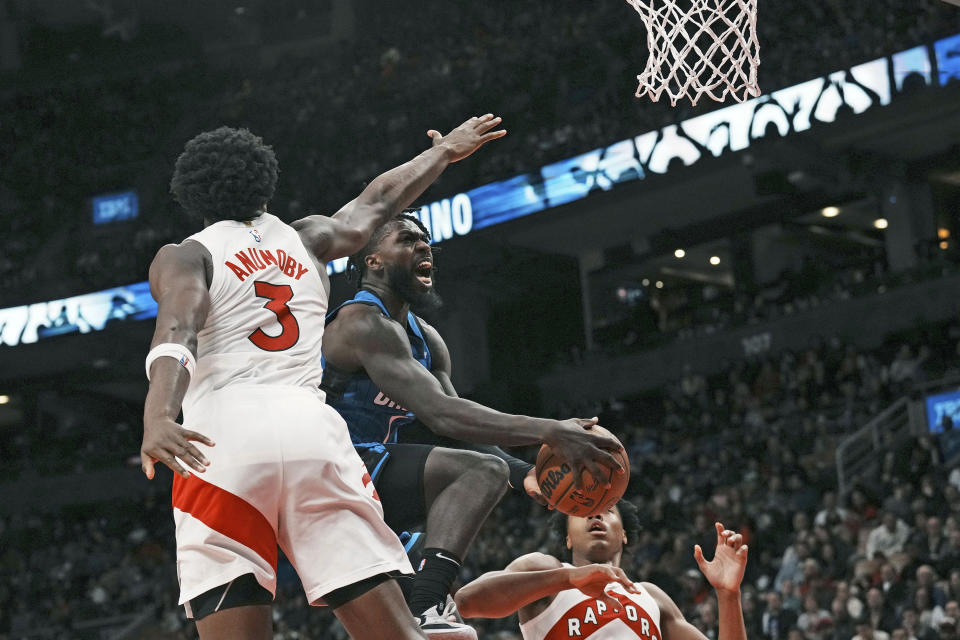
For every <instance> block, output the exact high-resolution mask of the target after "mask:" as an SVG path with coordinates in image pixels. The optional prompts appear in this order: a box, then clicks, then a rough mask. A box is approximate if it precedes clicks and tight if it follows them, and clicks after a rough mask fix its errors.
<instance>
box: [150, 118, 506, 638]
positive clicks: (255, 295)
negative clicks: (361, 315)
mask: <svg viewBox="0 0 960 640" xmlns="http://www.w3.org/2000/svg"><path fill="white" fill-rule="evenodd" d="M499 123H500V119H499V118H495V117H494V116H493V115H491V114H487V115H486V116H483V117H480V118H471V119H470V120H468V121H467V122H465V123H463V124H462V125H460V126H459V127H457V128H456V129H454V130H453V131H452V132H451V133H450V134H448V135H447V136H441V135H440V134H439V133H437V132H435V131H431V132H430V135H431V137H432V138H433V146H432V148H431V149H428V150H427V151H424V152H423V153H421V154H420V155H418V156H417V157H415V158H414V159H413V160H411V161H409V162H407V163H405V164H403V165H401V166H399V167H397V168H395V169H392V170H391V171H388V172H387V173H385V174H383V175H381V176H379V177H378V178H376V179H375V180H373V181H372V182H371V183H370V185H369V186H368V187H367V188H366V189H365V190H364V191H363V193H361V194H360V196H359V197H358V198H356V199H355V200H353V201H352V202H350V203H349V204H347V205H346V206H345V207H344V208H342V209H341V210H340V211H338V212H337V213H336V214H334V215H333V217H324V216H310V217H308V218H304V219H303V220H300V221H298V222H296V223H294V224H293V226H288V225H286V224H284V223H283V222H281V221H280V220H279V219H278V218H276V217H274V216H272V215H270V214H269V213H267V211H266V205H267V202H268V201H269V200H270V198H271V197H272V195H273V191H274V187H275V185H276V181H277V174H278V167H277V161H276V157H275V156H274V153H273V150H272V149H271V148H270V147H268V146H266V145H264V144H263V142H262V140H260V138H258V137H256V136H254V135H252V134H251V133H250V132H249V131H246V130H237V129H231V128H227V127H221V128H220V129H217V130H215V131H209V132H206V133H202V134H200V135H198V136H197V137H195V138H194V139H192V140H191V141H189V142H188V143H187V145H186V147H185V149H184V152H183V154H182V155H181V156H180V157H179V158H178V159H177V162H176V167H175V170H174V175H173V179H172V181H171V191H172V192H173V194H174V196H175V197H176V199H177V200H178V201H179V202H180V203H181V204H182V205H183V207H184V208H185V209H186V210H187V212H188V213H190V214H192V215H195V216H197V217H200V218H203V219H204V221H205V225H206V228H205V229H204V230H203V231H201V232H200V233H197V234H194V235H192V236H190V237H189V238H187V239H186V240H185V241H184V242H182V243H181V244H179V245H168V246H165V247H163V248H162V249H160V251H159V252H158V253H157V256H156V258H155V259H154V261H153V264H152V265H151V267H150V286H151V291H152V293H153V296H154V298H156V300H157V302H158V304H159V309H158V313H157V321H156V331H155V333H154V337H153V341H152V349H151V351H150V354H149V355H148V357H147V361H146V369H147V377H148V378H149V379H150V389H149V392H148V394H147V399H146V404H145V407H144V434H143V444H142V447H141V451H140V456H141V461H142V465H143V471H144V473H145V474H146V476H147V477H148V478H153V476H154V465H155V464H156V462H157V461H160V462H163V463H164V464H165V465H167V466H168V467H170V468H171V469H172V470H173V471H175V472H176V475H175V476H174V484H173V507H174V519H175V521H176V540H177V573H178V577H179V582H180V589H181V591H180V602H181V604H184V605H185V606H186V609H187V614H188V616H190V617H193V618H194V619H196V621H197V622H196V624H197V630H198V632H199V634H200V637H201V638H202V639H203V640H210V639H219V638H231V639H240V640H245V639H250V640H254V639H256V640H269V639H270V638H272V632H271V613H270V602H271V601H272V599H273V595H274V591H275V587H276V570H277V545H278V544H279V546H280V547H281V548H282V549H283V550H284V552H285V553H286V555H287V557H288V558H289V559H290V561H291V562H292V563H293V565H294V567H295V568H296V570H297V572H298V574H299V575H300V579H301V581H302V583H303V585H304V589H305V591H306V595H307V600H308V602H310V603H311V604H323V603H325V604H327V605H329V606H331V607H332V608H333V610H334V613H335V614H336V615H337V617H338V618H340V620H341V622H342V623H343V625H344V626H345V627H346V629H347V631H348V632H349V633H350V635H351V636H352V637H354V638H363V639H381V638H382V639H384V640H385V639H387V638H391V639H393V638H420V637H423V636H422V634H421V632H420V631H419V629H418V628H417V625H416V624H415V623H414V621H413V620H412V618H411V616H410V614H409V612H408V610H407V607H406V603H405V602H404V600H403V597H402V594H401V592H400V588H399V587H398V586H397V584H396V582H395V581H394V580H392V579H391V578H390V576H391V574H392V573H393V572H411V568H410V564H409V561H408V560H407V558H406V555H405V553H404V549H403V547H402V545H401V544H400V543H399V541H398V540H397V538H396V536H395V535H394V534H393V532H392V531H391V530H390V529H389V528H388V527H387V526H386V524H385V523H384V522H383V510H382V507H381V506H380V503H379V501H378V500H377V498H376V494H375V493H374V492H373V489H372V487H370V486H369V485H370V478H369V475H367V473H366V469H365V468H364V466H363V463H362V461H361V460H360V458H359V456H357V454H356V452H355V451H354V449H353V447H352V446H351V443H350V437H349V434H348V432H347V427H346V424H344V422H343V420H342V419H341V418H340V417H339V415H338V414H337V413H336V412H335V411H334V410H333V409H331V408H330V407H328V406H327V405H326V404H325V403H324V398H323V394H322V392H321V391H320V390H319V388H318V387H319V384H320V378H321V369H320V366H319V363H320V353H321V350H320V343H321V337H322V335H323V317H324V314H325V312H326V310H327V309H326V307H327V296H328V292H329V280H328V279H327V276H326V272H325V268H324V267H325V264H326V262H327V261H328V260H331V259H334V258H337V257H340V256H346V255H350V254H351V253H353V252H355V251H357V249H358V248H360V247H362V246H364V245H365V244H366V242H367V241H368V240H369V238H370V236H371V234H372V233H373V231H374V229H375V228H377V227H378V226H379V225H381V224H383V223H384V222H385V221H387V220H389V219H391V218H393V217H394V216H396V214H397V213H398V212H399V211H400V210H401V209H402V208H403V207H404V206H406V205H407V204H409V203H410V202H411V201H412V200H413V199H414V198H416V197H417V196H418V195H419V194H420V193H422V192H423V190H424V189H425V188H426V187H427V186H428V185H430V184H431V183H432V182H433V181H434V180H435V179H436V178H437V177H438V176H439V175H440V173H441V172H442V171H443V170H444V168H445V167H446V166H447V165H448V164H450V163H451V162H456V161H458V160H461V159H463V158H465V157H467V156H469V155H470V154H471V153H473V152H474V151H475V150H476V149H478V148H479V147H480V146H481V145H483V144H484V143H486V142H488V141H490V140H493V139H495V138H499V137H501V136H503V135H504V134H505V131H502V130H500V131H495V130H494V129H495V128H496V126H497V125H498V124H499ZM181 406H182V408H183V414H184V422H185V424H186V425H187V427H182V426H181V425H179V424H177V422H176V421H175V420H176V418H177V414H178V413H179V412H180V410H181ZM215 441H216V443H217V444H216V445H214V442H215ZM194 442H195V443H197V444H194ZM187 469H190V470H191V471H193V473H190V472H189V471H187Z"/></svg>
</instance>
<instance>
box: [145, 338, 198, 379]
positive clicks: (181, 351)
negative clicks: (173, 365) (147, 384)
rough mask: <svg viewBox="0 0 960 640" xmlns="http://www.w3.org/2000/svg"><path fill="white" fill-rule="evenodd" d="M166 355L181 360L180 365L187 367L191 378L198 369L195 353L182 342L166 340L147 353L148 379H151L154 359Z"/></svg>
mask: <svg viewBox="0 0 960 640" xmlns="http://www.w3.org/2000/svg"><path fill="white" fill-rule="evenodd" d="M164 356H167V357H169V358H173V359H174V360H176V361H177V362H179V363H180V366H182V367H183V368H184V369H186V370H187V373H189V374H190V378H193V374H194V372H195V371H196V370H197V365H196V363H194V361H193V354H192V353H190V350H189V349H187V348H186V347H185V346H183V345H182V344H177V343H176V342H164V343H163V344H158V345H157V346H155V347H154V348H153V349H150V353H148V354H147V362H146V367H147V380H149V379H150V365H152V364H153V361H154V360H156V359H157V358H162V357H164Z"/></svg>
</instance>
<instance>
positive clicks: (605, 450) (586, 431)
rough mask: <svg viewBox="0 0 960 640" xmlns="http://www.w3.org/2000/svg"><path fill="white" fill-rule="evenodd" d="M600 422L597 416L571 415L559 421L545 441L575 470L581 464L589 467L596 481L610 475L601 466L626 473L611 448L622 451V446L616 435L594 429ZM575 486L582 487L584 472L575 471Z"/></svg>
mask: <svg viewBox="0 0 960 640" xmlns="http://www.w3.org/2000/svg"><path fill="white" fill-rule="evenodd" d="M597 421H598V420H597V418H591V419H590V420H584V419H582V418H571V419H569V420H562V421H559V422H557V428H556V430H555V431H554V432H553V433H552V434H551V436H550V438H549V440H547V442H546V443H547V444H548V445H550V448H551V449H553V450H554V451H555V452H556V453H557V455H559V456H560V457H561V458H563V459H564V460H566V461H567V462H569V463H570V466H571V467H573V468H574V469H579V468H580V467H581V466H583V467H586V468H587V470H588V471H589V472H590V475H591V476H593V478H594V482H595V483H596V482H600V478H604V477H606V475H607V474H606V473H604V472H603V469H602V467H608V468H610V469H613V470H614V471H615V472H616V473H623V471H624V469H623V466H622V465H621V464H620V462H619V461H618V460H617V459H616V458H614V457H613V455H612V454H611V453H610V452H611V451H620V450H622V449H623V446H622V445H621V444H620V441H619V440H617V439H616V438H614V437H613V436H607V435H602V434H600V433H599V432H596V431H591V428H592V427H594V426H595V425H596V424H597ZM604 484H605V485H607V486H609V484H610V483H609V482H606V483H604ZM573 485H574V487H576V488H577V489H583V476H582V474H579V473H575V474H574V476H573Z"/></svg>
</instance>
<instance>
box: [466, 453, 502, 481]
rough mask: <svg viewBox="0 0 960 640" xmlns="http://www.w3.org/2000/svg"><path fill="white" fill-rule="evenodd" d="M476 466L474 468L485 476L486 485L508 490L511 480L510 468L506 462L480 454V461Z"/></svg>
mask: <svg viewBox="0 0 960 640" xmlns="http://www.w3.org/2000/svg"><path fill="white" fill-rule="evenodd" d="M474 464H475V465H476V466H475V467H474V468H475V469H476V470H477V471H478V472H479V473H481V474H482V475H483V477H484V484H485V485H488V486H491V487H496V488H498V489H500V488H502V489H504V490H506V488H507V482H508V481H509V479H510V467H508V466H507V463H506V462H505V461H503V460H502V459H500V458H498V457H497V456H493V455H490V454H486V453H484V454H480V456H479V460H478V461H476V462H475V463H474Z"/></svg>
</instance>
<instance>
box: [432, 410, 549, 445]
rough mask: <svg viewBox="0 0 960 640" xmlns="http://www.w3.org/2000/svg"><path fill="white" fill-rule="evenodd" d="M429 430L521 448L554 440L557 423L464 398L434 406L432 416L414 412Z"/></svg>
mask: <svg viewBox="0 0 960 640" xmlns="http://www.w3.org/2000/svg"><path fill="white" fill-rule="evenodd" d="M414 411H415V412H416V413H417V415H418V416H421V419H422V420H423V421H424V423H426V425H427V426H428V427H430V428H431V429H433V430H434V431H435V432H436V433H438V434H440V435H442V436H446V437H448V438H455V439H457V440H465V441H467V442H476V443H479V444H493V445H499V446H504V447H518V446H523V445H529V444H539V443H541V442H546V441H548V440H550V439H551V435H552V434H553V433H554V431H555V429H556V424H557V423H556V422H555V421H554V420H546V419H544V418H532V417H530V416H518V415H512V414H508V413H500V412H499V411H496V410H494V409H491V408H489V407H485V406H483V405H481V404H478V403H476V402H472V401H470V400H465V399H463V398H447V399H446V401H444V402H442V403H437V404H434V405H433V406H431V408H430V411H429V414H427V415H424V414H423V413H421V412H418V411H416V410H414Z"/></svg>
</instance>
